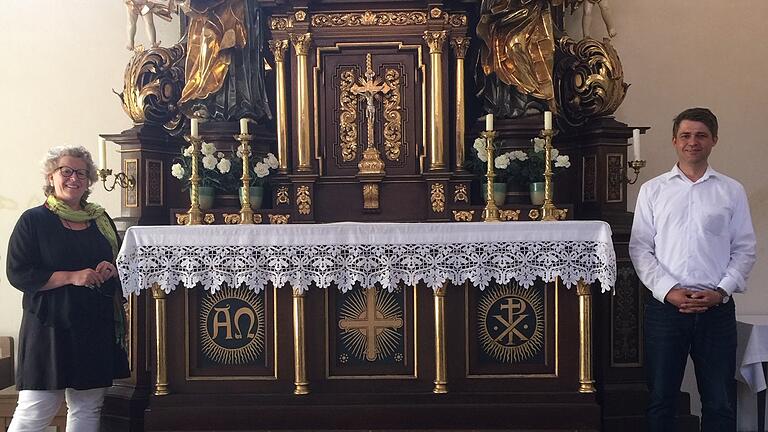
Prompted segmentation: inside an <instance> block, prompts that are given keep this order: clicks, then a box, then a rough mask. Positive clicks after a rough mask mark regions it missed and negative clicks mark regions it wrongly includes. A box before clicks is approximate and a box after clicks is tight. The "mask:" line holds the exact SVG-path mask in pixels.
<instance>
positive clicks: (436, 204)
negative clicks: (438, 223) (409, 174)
mask: <svg viewBox="0 0 768 432" xmlns="http://www.w3.org/2000/svg"><path fill="white" fill-rule="evenodd" d="M431 189H432V191H431V193H430V201H431V202H432V211H433V212H434V213H442V212H444V211H445V185H443V184H442V183H433V184H432V188H431Z"/></svg>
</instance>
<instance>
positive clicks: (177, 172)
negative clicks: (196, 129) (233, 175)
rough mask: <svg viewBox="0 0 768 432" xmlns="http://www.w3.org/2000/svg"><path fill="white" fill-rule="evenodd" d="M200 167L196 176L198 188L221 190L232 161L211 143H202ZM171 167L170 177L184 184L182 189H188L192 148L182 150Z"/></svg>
mask: <svg viewBox="0 0 768 432" xmlns="http://www.w3.org/2000/svg"><path fill="white" fill-rule="evenodd" d="M200 153H201V154H202V158H200V162H201V165H202V166H201V167H198V171H197V174H198V176H199V177H200V186H203V187H206V186H207V187H213V188H215V189H218V190H223V185H224V184H225V183H226V181H225V179H226V177H228V173H230V172H231V169H232V161H231V160H230V159H229V158H227V157H226V156H225V155H224V153H222V152H220V151H217V150H216V146H215V145H214V144H212V143H206V142H204V143H202V144H201V145H200ZM175 162H176V163H174V164H173V165H171V175H172V176H174V177H176V178H177V179H179V180H181V181H183V182H184V183H185V186H184V189H185V190H186V189H187V188H189V181H190V177H191V175H192V146H191V145H190V146H189V147H185V148H183V149H182V153H181V156H180V157H177V158H176V159H175Z"/></svg>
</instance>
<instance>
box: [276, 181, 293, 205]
mask: <svg viewBox="0 0 768 432" xmlns="http://www.w3.org/2000/svg"><path fill="white" fill-rule="evenodd" d="M290 203H291V197H290V196H289V195H288V186H280V187H278V188H277V204H278V205H282V204H290Z"/></svg>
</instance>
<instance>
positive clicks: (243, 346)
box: [198, 287, 266, 365]
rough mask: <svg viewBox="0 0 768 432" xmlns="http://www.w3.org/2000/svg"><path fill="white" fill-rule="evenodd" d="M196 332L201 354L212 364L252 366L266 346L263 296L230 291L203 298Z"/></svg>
mask: <svg viewBox="0 0 768 432" xmlns="http://www.w3.org/2000/svg"><path fill="white" fill-rule="evenodd" d="M198 331H199V336H200V351H201V353H202V354H203V355H204V356H205V357H207V358H208V359H209V360H211V361H212V362H214V363H218V364H225V365H248V364H253V363H254V362H256V361H258V359H259V358H260V357H261V356H262V355H263V354H264V348H265V346H266V337H265V336H266V321H265V308H264V296H263V295H259V294H256V293H255V292H254V291H252V290H241V289H237V288H232V287H227V288H224V289H222V290H219V291H217V292H216V293H214V294H205V295H204V297H203V299H202V301H201V302H200V312H199V316H198Z"/></svg>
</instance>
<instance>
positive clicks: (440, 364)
mask: <svg viewBox="0 0 768 432" xmlns="http://www.w3.org/2000/svg"><path fill="white" fill-rule="evenodd" d="M446 284H447V282H446ZM445 292H446V285H443V286H442V287H440V288H438V289H436V290H435V293H434V299H435V388H434V389H433V390H432V392H433V393H448V357H447V354H446V351H445Z"/></svg>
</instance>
